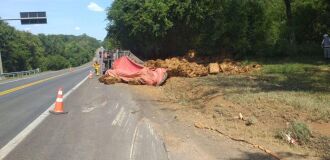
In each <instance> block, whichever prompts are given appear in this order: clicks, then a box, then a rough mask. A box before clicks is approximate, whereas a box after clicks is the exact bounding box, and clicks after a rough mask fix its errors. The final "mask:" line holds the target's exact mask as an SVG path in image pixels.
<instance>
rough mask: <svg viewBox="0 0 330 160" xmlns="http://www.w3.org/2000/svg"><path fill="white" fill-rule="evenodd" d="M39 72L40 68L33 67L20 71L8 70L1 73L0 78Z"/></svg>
mask: <svg viewBox="0 0 330 160" xmlns="http://www.w3.org/2000/svg"><path fill="white" fill-rule="evenodd" d="M37 73H40V69H39V68H37V69H33V70H29V71H20V72H10V73H2V74H1V75H0V79H1V78H15V77H18V78H20V77H24V76H28V75H34V74H37Z"/></svg>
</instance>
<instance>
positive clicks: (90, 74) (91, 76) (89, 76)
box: [88, 71, 93, 79]
mask: <svg viewBox="0 0 330 160" xmlns="http://www.w3.org/2000/svg"><path fill="white" fill-rule="evenodd" d="M88 78H89V79H92V78H93V72H92V71H89V75H88Z"/></svg>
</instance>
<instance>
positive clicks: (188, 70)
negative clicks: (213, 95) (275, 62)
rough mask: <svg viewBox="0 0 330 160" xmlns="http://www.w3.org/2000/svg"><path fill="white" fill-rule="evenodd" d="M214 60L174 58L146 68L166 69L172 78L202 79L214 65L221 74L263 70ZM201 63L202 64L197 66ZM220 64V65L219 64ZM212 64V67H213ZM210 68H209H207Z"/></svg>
mask: <svg viewBox="0 0 330 160" xmlns="http://www.w3.org/2000/svg"><path fill="white" fill-rule="evenodd" d="M214 61H216V62H215V63H212V59H204V60H203V59H201V58H199V59H196V60H194V59H189V58H187V57H186V58H181V57H174V58H169V59H165V60H160V59H157V60H149V61H146V62H145V63H144V65H145V66H146V67H151V68H157V67H161V68H166V69H167V72H168V75H169V76H170V77H202V76H206V75H208V73H209V71H210V72H212V69H211V70H210V68H209V67H210V66H212V65H213V67H214V64H218V65H219V68H220V69H219V72H223V73H226V74H242V73H248V72H251V71H254V70H257V69H259V68H261V65H259V64H253V65H242V64H241V63H240V62H236V61H232V60H228V59H225V60H222V61H220V60H219V61H217V60H213V62H214ZM196 62H199V63H200V64H197V63H196ZM217 62H220V63H217ZM211 64H212V65H211ZM206 66H208V67H206Z"/></svg>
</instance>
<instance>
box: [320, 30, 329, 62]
mask: <svg viewBox="0 0 330 160" xmlns="http://www.w3.org/2000/svg"><path fill="white" fill-rule="evenodd" d="M322 48H323V49H324V58H326V59H330V37H329V35H328V34H324V36H323V41H322Z"/></svg>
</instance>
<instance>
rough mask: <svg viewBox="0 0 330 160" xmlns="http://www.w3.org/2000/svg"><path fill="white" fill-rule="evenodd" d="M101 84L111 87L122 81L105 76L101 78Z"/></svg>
mask: <svg viewBox="0 0 330 160" xmlns="http://www.w3.org/2000/svg"><path fill="white" fill-rule="evenodd" d="M99 82H101V83H104V84H107V85H109V84H115V83H120V82H121V79H120V78H116V77H111V76H106V75H104V76H101V77H100V78H99Z"/></svg>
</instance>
